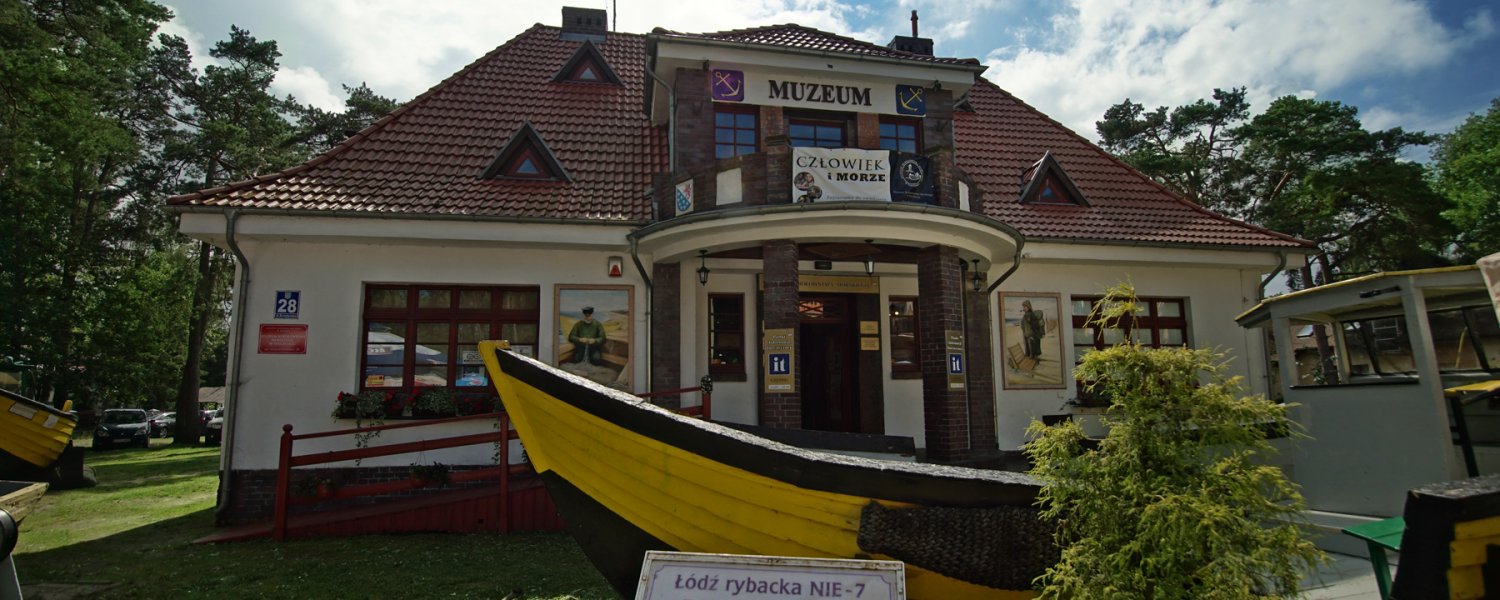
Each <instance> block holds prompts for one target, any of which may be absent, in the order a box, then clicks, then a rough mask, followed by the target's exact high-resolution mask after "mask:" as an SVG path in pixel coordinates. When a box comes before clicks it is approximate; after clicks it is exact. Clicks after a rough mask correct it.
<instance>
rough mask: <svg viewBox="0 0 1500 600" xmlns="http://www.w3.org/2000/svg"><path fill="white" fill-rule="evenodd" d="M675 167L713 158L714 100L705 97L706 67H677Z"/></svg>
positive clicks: (696, 165)
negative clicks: (702, 68) (701, 68)
mask: <svg viewBox="0 0 1500 600" xmlns="http://www.w3.org/2000/svg"><path fill="white" fill-rule="evenodd" d="M673 88H674V90H673V91H675V92H676V94H677V134H676V135H677V139H674V140H672V144H673V146H675V147H676V148H677V168H678V169H679V170H688V169H692V168H693V167H700V166H704V165H708V164H711V163H713V162H714V103H713V101H712V100H710V99H709V97H708V71H703V70H700V69H677V81H676V83H675V85H674V86H673Z"/></svg>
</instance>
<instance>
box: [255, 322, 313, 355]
mask: <svg viewBox="0 0 1500 600" xmlns="http://www.w3.org/2000/svg"><path fill="white" fill-rule="evenodd" d="M257 347H258V348H259V350H258V352H259V353H260V354H307V326H306V325H266V324H262V325H261V326H260V340H259V343H258V344H257Z"/></svg>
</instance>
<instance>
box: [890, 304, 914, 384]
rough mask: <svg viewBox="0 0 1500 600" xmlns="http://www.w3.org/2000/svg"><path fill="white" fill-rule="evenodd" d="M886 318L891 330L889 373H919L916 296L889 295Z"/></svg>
mask: <svg viewBox="0 0 1500 600" xmlns="http://www.w3.org/2000/svg"><path fill="white" fill-rule="evenodd" d="M888 309H889V312H888V313H887V318H888V319H889V320H890V332H891V374H893V375H895V374H899V373H921V372H922V363H921V361H920V358H921V356H920V354H919V348H921V343H922V339H921V336H920V335H919V334H920V331H919V330H918V327H917V298H916V296H891V301H890V305H889V306H888Z"/></svg>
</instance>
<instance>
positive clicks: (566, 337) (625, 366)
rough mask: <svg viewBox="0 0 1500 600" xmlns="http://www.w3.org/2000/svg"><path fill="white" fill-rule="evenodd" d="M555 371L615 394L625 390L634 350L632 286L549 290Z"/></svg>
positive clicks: (628, 382) (573, 286)
mask: <svg viewBox="0 0 1500 600" xmlns="http://www.w3.org/2000/svg"><path fill="white" fill-rule="evenodd" d="M553 293H554V296H553V303H552V305H553V306H554V307H556V310H557V318H556V320H554V321H553V322H554V323H556V325H557V327H556V335H557V341H556V343H554V344H553V347H554V348H556V349H557V353H556V356H555V357H553V358H554V362H553V364H555V365H556V366H557V367H558V368H559V369H562V370H564V371H567V372H569V373H572V374H574V375H578V376H580V377H583V378H586V379H588V380H590V381H593V382H595V383H598V384H601V385H605V386H609V387H612V388H615V389H620V390H625V391H630V390H631V386H630V383H631V382H630V372H631V368H630V349H631V347H632V346H633V345H634V341H635V339H634V335H635V331H634V328H633V327H632V324H633V323H634V322H635V287H634V286H629V285H558V286H556V288H555V289H554V292H553Z"/></svg>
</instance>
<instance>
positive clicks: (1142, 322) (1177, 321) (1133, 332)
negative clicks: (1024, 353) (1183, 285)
mask: <svg viewBox="0 0 1500 600" xmlns="http://www.w3.org/2000/svg"><path fill="white" fill-rule="evenodd" d="M1100 300H1102V298H1099V297H1087V296H1082V297H1081V296H1074V297H1073V363H1074V364H1078V363H1079V362H1082V361H1083V357H1084V355H1085V354H1088V353H1090V352H1093V351H1094V350H1103V349H1105V348H1108V347H1110V346H1114V345H1118V344H1120V343H1122V342H1124V341H1125V340H1126V339H1127V336H1128V338H1129V339H1130V340H1131V341H1134V342H1135V343H1137V344H1140V345H1142V346H1146V347H1149V348H1165V347H1172V346H1184V345H1187V344H1188V343H1189V341H1190V339H1189V337H1188V322H1187V310H1186V309H1187V305H1186V301H1184V300H1183V299H1181V298H1139V299H1137V302H1138V304H1139V305H1140V307H1141V308H1142V309H1143V310H1142V312H1140V313H1138V314H1137V315H1136V316H1135V318H1134V319H1125V320H1124V321H1123V322H1122V323H1120V326H1119V327H1101V326H1100V325H1097V324H1090V323H1089V320H1088V319H1089V313H1090V312H1092V311H1093V310H1094V305H1095V304H1097V303H1098V302H1099V301H1100ZM1086 387H1087V382H1082V381H1080V382H1079V383H1078V397H1079V399H1080V400H1082V401H1084V403H1085V404H1092V403H1099V402H1102V399H1099V398H1095V397H1092V396H1091V395H1090V394H1089V393H1088V391H1087V390H1086V389H1085V388H1086Z"/></svg>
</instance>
